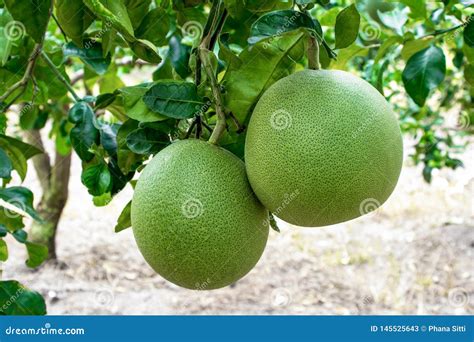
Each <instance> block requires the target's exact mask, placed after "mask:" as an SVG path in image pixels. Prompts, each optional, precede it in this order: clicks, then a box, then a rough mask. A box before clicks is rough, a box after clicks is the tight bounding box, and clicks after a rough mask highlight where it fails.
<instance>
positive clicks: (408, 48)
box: [401, 38, 434, 61]
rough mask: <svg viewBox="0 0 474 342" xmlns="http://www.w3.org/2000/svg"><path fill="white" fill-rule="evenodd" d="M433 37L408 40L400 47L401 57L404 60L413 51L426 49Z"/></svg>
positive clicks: (408, 57) (407, 58) (411, 54)
mask: <svg viewBox="0 0 474 342" xmlns="http://www.w3.org/2000/svg"><path fill="white" fill-rule="evenodd" d="M433 40H434V38H423V39H415V40H409V41H407V42H405V44H404V45H403V49H402V52H401V54H402V58H403V59H404V60H406V61H408V60H409V59H410V57H411V56H413V55H414V54H415V53H417V52H419V51H421V50H424V49H426V48H427V47H428V46H430V45H431V43H432V42H433Z"/></svg>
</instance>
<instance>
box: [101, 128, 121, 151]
mask: <svg viewBox="0 0 474 342" xmlns="http://www.w3.org/2000/svg"><path fill="white" fill-rule="evenodd" d="M119 128H120V125H119V124H109V123H102V124H101V126H100V144H101V145H102V147H103V148H104V149H105V150H106V151H107V153H108V154H109V156H111V157H114V156H115V155H116V154H117V132H118V130H119Z"/></svg>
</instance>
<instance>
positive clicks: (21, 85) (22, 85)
mask: <svg viewBox="0 0 474 342" xmlns="http://www.w3.org/2000/svg"><path fill="white" fill-rule="evenodd" d="M42 48H43V44H42V43H39V44H36V45H35V47H34V49H33V52H32V53H31V55H30V57H29V58H28V64H27V66H26V70H25V73H24V74H23V77H22V78H21V80H19V81H18V82H16V83H15V84H13V85H12V86H11V87H10V88H8V89H7V90H6V91H5V93H4V94H3V95H2V96H0V104H1V103H3V102H5V101H6V100H7V99H8V98H9V97H10V96H11V95H12V94H13V93H14V92H15V91H17V90H18V89H20V93H19V95H17V97H16V98H19V97H20V96H21V95H23V93H24V92H25V90H26V86H27V85H28V82H29V80H30V79H31V77H32V76H33V72H34V70H35V65H36V60H37V59H38V56H39V55H40V53H41V49H42ZM11 104H12V103H11ZM11 104H10V105H8V106H6V107H5V108H2V112H6V111H7V109H8V108H9V107H10V106H11Z"/></svg>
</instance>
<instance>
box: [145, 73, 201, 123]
mask: <svg viewBox="0 0 474 342" xmlns="http://www.w3.org/2000/svg"><path fill="white" fill-rule="evenodd" d="M143 102H145V104H146V105H147V107H148V108H149V109H150V110H151V111H153V112H154V113H158V114H161V115H165V116H167V117H170V118H175V119H188V118H192V117H193V116H194V115H195V114H196V113H198V112H199V111H200V110H201V108H202V106H203V105H204V100H203V99H202V98H201V97H199V96H198V94H197V88H196V85H195V84H194V83H190V82H180V81H158V82H157V83H156V84H155V85H154V86H152V87H151V88H150V90H148V91H147V92H146V93H145V96H144V97H143Z"/></svg>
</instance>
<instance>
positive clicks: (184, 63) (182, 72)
mask: <svg viewBox="0 0 474 342" xmlns="http://www.w3.org/2000/svg"><path fill="white" fill-rule="evenodd" d="M190 56H191V47H189V46H187V45H184V44H181V41H180V39H179V38H178V37H176V36H173V37H171V39H170V41H169V51H168V56H167V58H169V60H170V61H171V64H173V68H174V70H176V73H177V74H178V75H179V76H180V77H181V78H183V79H185V78H186V77H188V76H189V75H190V74H191V68H190V67H189V58H190Z"/></svg>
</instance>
